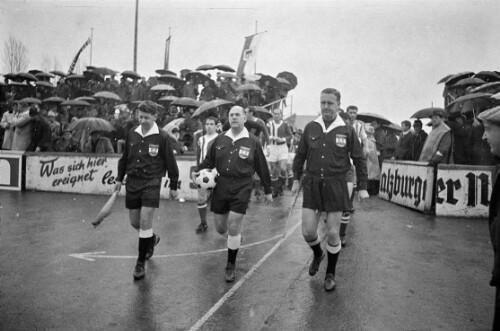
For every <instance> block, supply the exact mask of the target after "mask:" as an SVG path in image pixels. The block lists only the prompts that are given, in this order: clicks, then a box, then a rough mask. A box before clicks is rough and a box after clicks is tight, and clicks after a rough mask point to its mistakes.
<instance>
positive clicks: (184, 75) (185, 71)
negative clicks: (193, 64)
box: [180, 69, 193, 78]
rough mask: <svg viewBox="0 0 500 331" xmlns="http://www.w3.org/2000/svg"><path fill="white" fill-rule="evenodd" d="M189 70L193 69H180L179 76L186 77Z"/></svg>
mask: <svg viewBox="0 0 500 331" xmlns="http://www.w3.org/2000/svg"><path fill="white" fill-rule="evenodd" d="M191 71H193V70H191V69H182V70H181V71H180V74H181V78H184V77H186V74H187V73H188V72H191Z"/></svg>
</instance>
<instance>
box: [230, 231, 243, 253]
mask: <svg viewBox="0 0 500 331" xmlns="http://www.w3.org/2000/svg"><path fill="white" fill-rule="evenodd" d="M240 244H241V233H240V234H238V235H237V236H231V235H229V236H227V248H229V249H232V250H235V249H238V248H240Z"/></svg>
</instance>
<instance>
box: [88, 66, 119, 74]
mask: <svg viewBox="0 0 500 331" xmlns="http://www.w3.org/2000/svg"><path fill="white" fill-rule="evenodd" d="M87 70H88V71H92V72H94V73H96V74H98V75H102V76H113V75H116V74H117V73H118V71H116V70H113V69H109V68H106V67H92V66H87Z"/></svg>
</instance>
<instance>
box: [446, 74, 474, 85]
mask: <svg viewBox="0 0 500 331" xmlns="http://www.w3.org/2000/svg"><path fill="white" fill-rule="evenodd" d="M472 76H474V72H472V71H464V72H459V73H458V74H454V75H451V77H450V78H448V80H446V82H445V85H453V84H455V83H456V82H458V81H459V80H461V79H464V78H469V77H472Z"/></svg>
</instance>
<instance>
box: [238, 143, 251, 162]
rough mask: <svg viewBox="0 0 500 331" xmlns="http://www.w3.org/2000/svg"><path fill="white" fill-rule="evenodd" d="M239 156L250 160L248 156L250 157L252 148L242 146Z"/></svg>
mask: <svg viewBox="0 0 500 331" xmlns="http://www.w3.org/2000/svg"><path fill="white" fill-rule="evenodd" d="M238 155H239V156H240V158H242V159H244V160H245V159H248V156H249V155H250V148H248V147H244V146H241V147H240V150H239V152H238Z"/></svg>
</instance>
